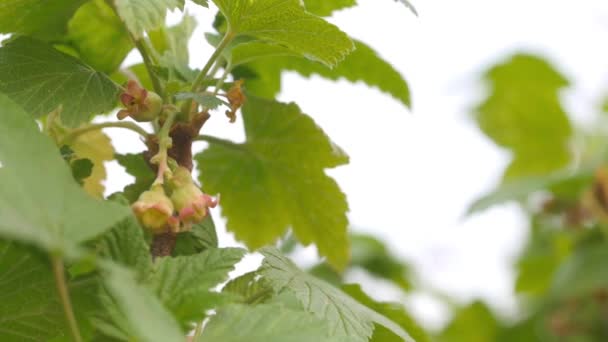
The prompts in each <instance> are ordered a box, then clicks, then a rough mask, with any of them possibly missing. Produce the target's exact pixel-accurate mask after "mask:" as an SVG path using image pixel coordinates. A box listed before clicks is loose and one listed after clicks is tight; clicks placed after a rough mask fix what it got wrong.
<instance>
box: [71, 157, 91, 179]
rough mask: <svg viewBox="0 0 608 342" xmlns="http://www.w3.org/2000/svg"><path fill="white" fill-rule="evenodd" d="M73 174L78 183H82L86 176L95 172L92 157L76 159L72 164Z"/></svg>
mask: <svg viewBox="0 0 608 342" xmlns="http://www.w3.org/2000/svg"><path fill="white" fill-rule="evenodd" d="M70 168H71V169H72V176H73V177H74V180H75V181H76V182H78V184H82V183H83V182H84V180H85V178H87V177H89V176H90V175H91V174H92V173H93V162H92V161H91V160H90V159H76V160H74V161H73V162H72V163H71V164H70Z"/></svg>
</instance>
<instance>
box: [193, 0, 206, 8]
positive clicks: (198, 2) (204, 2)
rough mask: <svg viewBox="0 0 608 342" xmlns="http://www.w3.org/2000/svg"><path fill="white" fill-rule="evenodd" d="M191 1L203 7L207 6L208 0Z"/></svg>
mask: <svg viewBox="0 0 608 342" xmlns="http://www.w3.org/2000/svg"><path fill="white" fill-rule="evenodd" d="M192 2H194V3H196V4H199V5H201V6H203V7H209V1H208V0H192Z"/></svg>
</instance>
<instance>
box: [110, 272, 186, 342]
mask: <svg viewBox="0 0 608 342" xmlns="http://www.w3.org/2000/svg"><path fill="white" fill-rule="evenodd" d="M104 269H105V274H104V283H105V285H106V287H107V289H108V292H109V293H110V294H111V295H112V296H113V297H114V298H115V303H116V305H117V307H118V308H119V310H120V311H119V312H118V313H117V312H114V315H115V316H114V317H112V318H113V319H114V320H116V321H118V322H119V323H120V325H123V326H125V325H126V326H127V327H128V332H129V333H130V334H132V335H131V336H130V338H131V339H135V340H137V341H145V342H183V341H184V335H183V333H182V331H181V329H180V327H179V325H178V324H177V322H176V321H175V319H174V318H173V317H172V316H171V314H170V313H169V312H168V311H167V310H166V309H165V308H164V307H163V306H162V304H161V303H160V301H159V300H158V299H157V298H156V297H155V296H154V295H153V294H152V292H151V291H150V290H149V289H147V288H146V287H144V286H141V285H139V284H138V283H137V281H136V280H135V277H134V275H133V274H132V273H131V272H129V271H128V270H126V269H124V268H122V267H120V266H118V265H114V264H110V263H107V264H105V265H104Z"/></svg>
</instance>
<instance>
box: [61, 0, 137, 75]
mask: <svg viewBox="0 0 608 342" xmlns="http://www.w3.org/2000/svg"><path fill="white" fill-rule="evenodd" d="M68 40H69V41H70V43H71V46H73V47H74V48H75V49H76V50H77V51H78V54H79V57H80V59H82V60H83V61H84V62H85V63H87V64H88V65H90V66H92V67H93V68H95V69H97V70H99V71H103V72H105V73H112V72H114V71H115V70H116V69H118V67H119V66H120V64H121V63H122V61H123V60H124V59H125V57H127V54H128V53H129V51H131V50H132V49H133V43H132V42H131V39H130V38H129V34H128V32H127V31H126V29H125V28H124V25H123V24H122V22H121V21H120V19H119V18H118V17H117V16H116V14H114V11H113V10H112V8H110V6H108V5H107V4H106V3H105V2H104V1H103V0H94V1H91V2H88V3H86V4H84V5H83V6H82V7H80V9H78V11H77V12H76V14H75V15H74V17H73V18H72V20H70V22H69V24H68Z"/></svg>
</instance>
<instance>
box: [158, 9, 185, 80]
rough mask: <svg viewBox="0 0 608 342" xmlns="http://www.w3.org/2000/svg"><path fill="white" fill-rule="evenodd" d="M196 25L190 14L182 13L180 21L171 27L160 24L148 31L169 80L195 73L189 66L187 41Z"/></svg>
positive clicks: (183, 77) (179, 78)
mask: <svg viewBox="0 0 608 342" xmlns="http://www.w3.org/2000/svg"><path fill="white" fill-rule="evenodd" d="M195 27H196V20H195V19H194V17H193V16H191V15H184V17H183V19H182V21H181V22H180V23H179V24H177V25H175V26H172V27H169V28H165V27H164V26H161V27H160V28H159V29H158V30H155V31H151V32H150V33H149V36H150V41H151V42H152V46H153V47H154V49H155V51H156V53H157V54H158V62H159V64H160V66H162V67H166V68H168V71H169V75H168V77H167V79H168V80H169V81H174V80H189V79H191V78H192V75H193V74H194V75H196V73H195V72H194V71H192V70H191V69H190V68H189V66H188V65H189V62H190V60H189V54H188V41H189V40H190V37H191V36H192V32H193V31H194V29H195Z"/></svg>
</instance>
